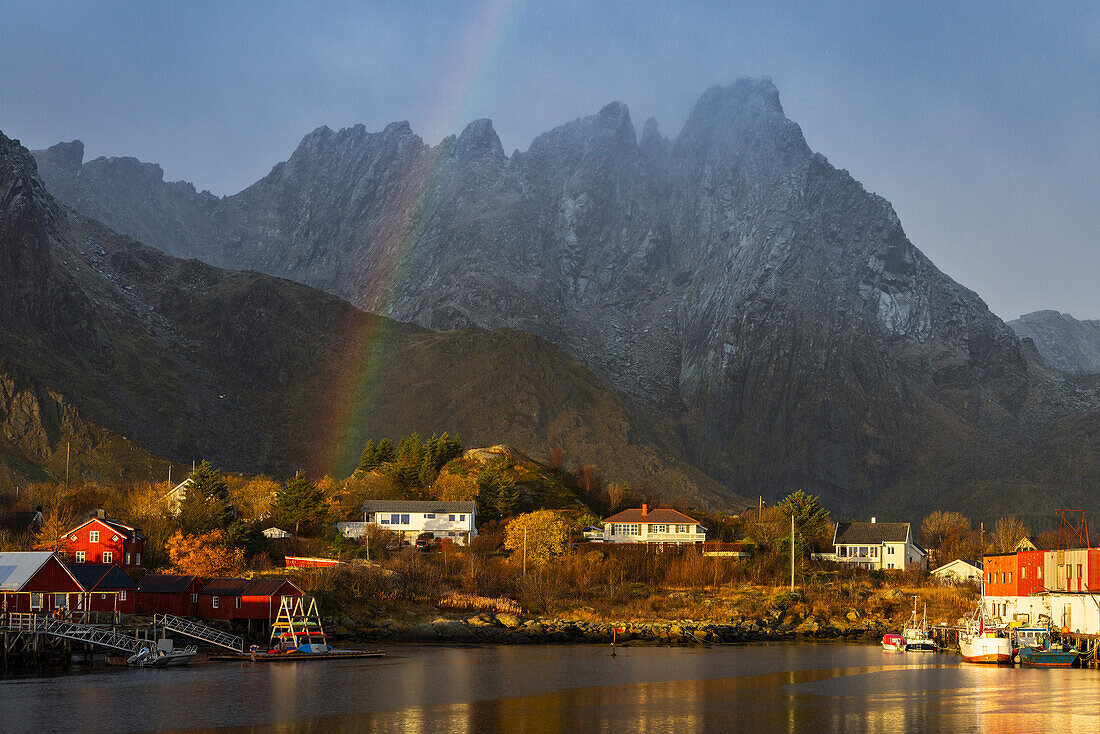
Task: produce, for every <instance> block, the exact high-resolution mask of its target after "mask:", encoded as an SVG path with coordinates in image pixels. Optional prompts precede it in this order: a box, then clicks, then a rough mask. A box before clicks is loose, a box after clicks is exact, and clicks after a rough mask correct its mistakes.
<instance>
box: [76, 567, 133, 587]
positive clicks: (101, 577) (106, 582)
mask: <svg viewBox="0 0 1100 734" xmlns="http://www.w3.org/2000/svg"><path fill="white" fill-rule="evenodd" d="M65 568H67V569H69V573H71V574H72V575H73V577H74V578H75V579H76V581H77V583H78V584H80V586H81V587H82V588H83V589H84V591H96V590H98V589H136V588H137V586H138V585H137V583H136V582H135V581H134V580H133V579H132V578H130V577H129V576H127V575H126V574H125V573H124V572H123V570H122V569H121V568H119V567H118V566H116V565H115V564H113V563H66V564H65Z"/></svg>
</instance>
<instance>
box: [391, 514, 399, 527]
mask: <svg viewBox="0 0 1100 734" xmlns="http://www.w3.org/2000/svg"><path fill="white" fill-rule="evenodd" d="M400 524H401V516H400V515H390V525H400Z"/></svg>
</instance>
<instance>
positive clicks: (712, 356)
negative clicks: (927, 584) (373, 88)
mask: <svg viewBox="0 0 1100 734" xmlns="http://www.w3.org/2000/svg"><path fill="white" fill-rule="evenodd" d="M51 151H55V153H54V155H55V156H56V147H55V149H51ZM40 157H42V158H43V160H45V158H46V157H48V156H46V155H45V154H40ZM92 163H97V162H96V161H92V162H90V163H88V164H83V166H81V167H80V168H77V169H74V168H72V167H71V166H70V168H69V169H64V170H62V169H61V167H60V166H55V167H54V168H53V169H51V170H49V171H47V172H46V180H47V183H48V184H49V185H50V186H51V187H52V188H53V189H54V190H57V191H61V190H62V189H63V188H65V187H66V186H70V185H71V182H72V180H73V179H75V180H76V181H77V182H84V183H88V184H89V186H90V187H91V189H92V190H93V192H94V194H95V196H96V197H98V200H100V201H105V202H110V206H111V208H112V211H114V212H115V213H116V216H118V217H119V218H124V217H137V218H139V219H140V220H141V221H143V222H144V224H143V225H142V226H144V227H145V228H146V229H150V230H159V231H173V232H191V231H199V230H202V231H209V230H206V229H203V228H205V227H208V226H210V227H213V230H214V232H215V235H214V236H204V237H202V238H198V237H195V238H185V241H183V242H179V241H177V240H175V239H172V238H167V237H162V238H161V239H160V240H150V242H149V243H150V244H153V245H156V246H158V247H164V248H165V249H167V250H169V251H177V252H180V253H186V254H193V255H195V256H197V257H199V258H202V259H204V260H206V261H208V262H211V263H214V264H219V265H224V266H231V267H237V268H246V269H254V270H258V271H261V272H266V273H270V274H273V275H277V276H280V277H286V278H289V279H292V280H295V281H299V282H303V283H307V284H310V285H312V286H315V287H317V288H321V289H324V290H326V291H329V292H331V293H335V294H337V295H340V296H342V297H345V298H348V299H349V300H351V301H352V302H354V303H355V304H357V305H359V306H361V307H363V308H365V309H367V310H369V311H373V312H377V313H381V314H383V315H386V316H390V317H393V318H397V319H399V320H402V321H410V322H414V323H417V324H419V325H421V326H424V327H429V328H432V329H440V330H461V329H468V328H488V329H499V328H513V329H519V330H522V331H525V332H529V333H531V334H534V335H536V336H537V337H540V338H541V339H544V340H547V341H549V342H552V343H554V344H556V345H558V346H560V347H561V348H563V349H564V350H565V351H566V352H567V353H568V354H570V355H571V356H572V357H574V358H576V359H577V360H579V361H581V362H582V363H583V364H585V365H586V366H587V367H588V368H589V369H590V370H591V371H592V372H593V373H594V374H595V375H596V376H597V377H598V378H599V379H601V380H603V381H605V382H607V383H608V384H610V385H611V386H612V387H613V388H615V390H617V391H618V393H619V394H620V395H621V396H623V399H624V401H625V404H627V405H629V406H630V409H631V410H633V411H636V413H637V414H638V415H644V416H645V417H646V418H645V420H646V421H647V422H648V424H649V425H653V426H660V427H661V428H662V429H664V430H665V431H666V432H667V433H665V434H662V436H672V437H673V438H672V443H662V444H661V445H663V446H665V447H667V450H668V451H669V452H670V453H672V454H673V455H676V456H681V457H684V458H685V459H686V460H687V461H689V462H690V463H691V464H693V465H694V466H696V467H698V468H699V469H700V470H702V471H703V472H705V473H706V474H707V475H708V476H709V477H711V478H713V479H714V480H715V481H717V482H719V483H721V484H722V485H723V486H724V487H725V488H726V491H729V492H734V493H740V494H744V495H749V496H756V495H757V494H762V495H764V496H766V497H769V498H775V497H778V496H781V495H783V494H785V493H786V492H788V491H790V490H792V489H795V488H803V489H806V490H808V491H811V492H814V493H816V494H819V495H820V496H822V498H823V499H824V501H825V502H826V503H827V504H828V505H829V506H830V507H832V508H833V509H834V510H836V511H838V512H840V513H841V514H845V515H851V514H853V513H855V512H862V511H864V510H866V509H867V508H869V507H876V506H879V505H880V504H881V503H882V502H883V501H885V500H884V498H893V499H892V501H893V502H894V505H893V508H894V509H895V510H899V509H900V508H913V509H915V510H916V511H920V510H922V509H923V508H925V507H926V500H928V499H929V498H932V497H935V498H936V500H937V501H938V502H940V503H941V504H942V505H944V506H949V507H950V506H956V507H964V506H968V505H969V503H970V502H971V498H972V497H973V496H974V495H975V492H978V491H979V490H980V491H987V489H988V488H998V487H999V488H1002V489H1004V488H1007V487H1009V486H1010V485H1011V486H1012V487H1015V486H1017V484H1016V482H1017V479H1018V477H1016V476H1015V475H1014V474H1013V469H1012V468H1011V467H1013V466H1015V464H1016V462H1017V457H1019V456H1020V452H1021V451H1026V450H1028V447H1030V446H1031V445H1033V443H1034V442H1035V441H1036V440H1038V437H1039V436H1042V435H1046V434H1045V432H1047V431H1051V430H1055V427H1058V426H1062V425H1063V422H1064V421H1068V420H1072V419H1075V418H1078V417H1080V416H1081V415H1082V414H1083V413H1084V414H1087V412H1088V411H1089V410H1091V409H1093V408H1095V407H1097V406H1098V405H1100V402H1097V397H1096V392H1095V390H1094V388H1093V386H1091V384H1077V383H1073V384H1070V383H1067V382H1066V381H1065V380H1064V379H1063V377H1062V376H1061V375H1059V374H1057V373H1054V372H1049V371H1048V370H1046V368H1045V367H1044V366H1043V365H1042V364H1041V362H1040V361H1039V360H1038V358H1037V356H1036V355H1034V354H1032V353H1031V352H1029V350H1028V347H1027V345H1025V344H1022V343H1021V342H1020V340H1019V339H1018V338H1017V337H1016V335H1015V334H1014V333H1013V331H1012V330H1011V329H1010V328H1008V326H1006V325H1005V324H1004V323H1003V322H1002V321H1001V320H1000V319H998V318H997V317H996V316H994V315H993V314H992V313H990V311H989V309H988V308H987V307H986V305H985V304H984V303H983V302H982V300H981V299H980V298H979V297H978V296H977V295H976V294H975V293H973V292H971V291H969V290H968V289H966V288H964V287H962V286H961V285H959V284H958V283H955V282H954V281H953V280H951V279H950V278H949V277H947V276H946V275H945V274H943V273H942V272H940V271H939V270H938V269H937V268H936V267H935V265H934V264H933V263H932V262H930V261H929V260H928V258H927V257H925V256H924V255H923V254H922V253H921V252H920V251H919V250H918V249H917V248H916V247H915V246H914V245H913V244H912V243H911V242H910V241H909V240H908V238H907V237H906V236H905V232H904V230H903V229H902V226H901V223H900V222H899V220H898V217H897V215H896V214H895V212H894V210H893V208H892V207H891V206H890V204H889V203H888V202H886V201H885V200H884V199H882V198H881V197H878V196H875V195H874V194H871V193H869V192H867V191H866V190H865V189H864V188H863V187H862V186H861V185H860V184H859V182H857V181H856V180H854V179H853V178H852V177H851V176H850V175H848V173H847V172H845V171H843V170H839V169H837V168H835V167H833V166H832V165H830V163H829V162H828V161H827V160H826V159H825V158H824V157H823V156H821V155H820V154H817V153H814V152H813V151H811V150H810V148H809V146H808V145H807V144H806V141H805V139H804V137H803V135H802V131H801V129H800V128H799V127H798V125H797V124H796V123H794V122H792V121H791V120H789V119H788V118H787V117H786V115H785V114H784V111H783V108H782V105H781V104H780V100H779V94H778V91H777V90H776V88H775V87H774V85H773V84H772V83H771V81H770V80H767V79H762V80H752V79H741V80H738V81H737V82H735V83H734V84H732V85H730V86H727V87H714V88H712V89H709V90H707V91H706V92H705V93H704V94H703V95H702V97H701V98H700V99H699V101H698V102H697V103H696V105H695V107H694V109H693V110H692V112H691V114H690V116H689V117H688V120H687V122H686V123H685V125H684V127H683V129H682V130H681V131H680V132H679V134H678V135H676V136H675V138H672V139H669V138H666V137H664V136H662V135H661V133H660V132H659V130H658V129H657V125H656V123H655V122H653V121H652V120H650V121H648V122H647V123H646V124H645V125H644V127H643V129H642V132H641V135H640V137H639V136H638V134H637V131H636V130H635V128H634V126H633V123H632V121H631V119H630V115H629V111H628V110H627V108H626V106H625V105H622V104H619V103H612V104H609V105H607V106H606V107H604V108H603V109H602V110H600V111H599V112H598V113H597V114H595V115H592V116H589V117H586V118H582V119H578V120H574V121H572V122H569V123H566V124H564V125H561V126H559V127H557V128H555V129H553V130H551V131H549V132H547V133H545V134H543V135H540V136H539V137H537V138H536V139H535V140H534V141H533V142H532V144H531V146H530V147H529V148H528V149H527V150H526V151H523V152H520V151H517V152H515V153H513V154H512V155H511V156H508V155H506V154H505V153H504V151H503V148H502V146H501V143H500V140H499V138H498V137H497V135H496V133H495V132H494V131H493V128H492V125H491V123H489V121H487V120H478V121H475V122H473V123H471V124H469V125H468V126H467V127H466V128H465V129H464V130H463V131H462V133H461V134H460V135H457V136H451V137H448V138H446V139H444V140H443V141H442V142H441V143H440V144H439V145H437V146H434V147H433V146H428V145H426V144H425V143H424V142H423V141H422V140H421V139H420V138H419V137H417V136H416V135H415V134H414V133H413V132H412V130H411V129H410V127H409V125H408V124H407V123H394V124H391V125H389V126H387V127H386V128H385V129H384V130H382V131H380V132H368V131H366V129H365V128H363V127H362V126H356V127H352V128H348V129H344V130H340V131H332V130H330V129H328V128H326V127H322V128H318V129H317V130H315V131H313V132H312V133H310V134H309V135H307V136H306V137H305V138H304V139H303V140H302V142H301V144H300V145H299V146H298V149H297V150H295V151H294V153H293V154H292V155H291V156H290V158H289V159H288V160H287V161H286V162H284V163H280V164H278V165H276V166H275V167H274V168H273V169H272V171H271V172H270V173H269V174H268V175H267V176H266V177H264V178H263V179H261V180H260V181H258V182H256V183H255V184H253V185H252V186H250V187H248V188H247V189H245V190H244V191H242V192H240V193H238V194H235V195H233V196H229V197H225V198H223V199H221V200H218V201H217V202H216V203H214V204H210V203H209V202H208V200H206V199H204V198H203V196H202V195H201V194H195V193H194V192H193V189H191V188H187V187H185V186H181V185H179V184H162V186H161V188H162V189H163V190H165V191H167V188H168V187H174V188H172V192H173V195H175V196H176V198H174V199H172V201H173V204H172V207H173V208H167V207H165V208H164V209H163V210H161V211H160V212H159V213H156V212H154V213H149V212H148V211H147V210H146V209H143V206H144V204H143V202H144V201H148V200H149V199H152V198H160V197H161V195H160V194H158V195H157V196H156V197H153V196H152V195H150V196H147V197H144V198H137V197H135V196H133V195H131V194H129V193H127V192H130V191H133V189H134V187H132V186H129V185H126V186H121V185H119V186H114V187H110V186H104V185H101V184H94V185H93V184H92V182H93V181H103V180H107V179H108V178H109V177H108V176H106V175H103V174H96V175H94V176H93V175H92V174H91V173H89V174H87V175H86V174H85V173H84V169H85V168H87V167H88V166H90V165H91V164H92ZM99 165H101V166H103V167H107V168H110V167H114V168H116V169H118V170H119V171H120V173H119V175H122V173H121V171H122V170H123V169H124V168H125V167H126V166H128V165H129V164H128V163H124V159H111V160H109V161H106V162H100V163H99ZM66 171H68V173H66ZM73 171H75V173H73ZM62 179H64V181H63V180H62ZM55 182H56V183H55ZM167 195H168V194H167V193H165V194H164V196H167ZM72 203H73V204H74V206H79V202H76V201H73V202H72ZM145 217H150V219H149V221H145ZM135 226H136V225H135ZM173 248H174V249H173ZM1074 430H1080V428H1078V429H1074ZM665 440H666V439H665V438H662V439H661V441H662V442H664V441H665ZM1089 451H1094V449H1089ZM1089 476H1094V475H1092V474H1090V475H1089ZM1043 481H1044V480H1043V478H1042V472H1041V471H1040V472H1039V475H1038V476H1037V478H1036V483H1037V485H1039V486H1042V483H1043ZM1006 491H1007V490H1006ZM1052 491H1053V490H1052ZM1073 491H1074V492H1078V491H1079V490H1078V489H1076V488H1075V489H1074V490H1073ZM1033 495H1034V496H1038V495H1037V494H1036V493H1033ZM1029 496H1030V495H1029ZM1025 500H1026V498H1025ZM1044 501H1045V500H1044ZM1044 501H1040V500H1036V502H1035V503H1033V504H1035V505H1036V506H1038V505H1039V504H1042V502H1044ZM1021 511H1022V510H1021Z"/></svg>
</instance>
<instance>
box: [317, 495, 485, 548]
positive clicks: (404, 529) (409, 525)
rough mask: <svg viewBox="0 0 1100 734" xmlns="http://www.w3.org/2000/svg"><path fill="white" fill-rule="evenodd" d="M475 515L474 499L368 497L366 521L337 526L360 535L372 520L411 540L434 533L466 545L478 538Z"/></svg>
mask: <svg viewBox="0 0 1100 734" xmlns="http://www.w3.org/2000/svg"><path fill="white" fill-rule="evenodd" d="M476 515H477V506H476V505H475V504H474V503H473V502H442V501H438V500H367V501H366V502H364V503H363V523H350V522H349V523H339V525H338V526H337V527H339V529H340V532H342V533H344V535H345V536H347V537H361V536H362V535H363V533H364V531H365V529H366V524H371V523H373V524H375V525H378V526H379V527H382V528H385V529H386V530H390V531H392V532H395V533H397V534H399V535H401V536H402V539H403V540H404V541H405V542H408V543H413V542H416V539H417V538H418V537H420V535H421V534H423V533H431V534H432V535H433V536H434V537H436V538H450V539H451V540H453V541H454V542H455V543H458V544H460V545H466V544H467V543H469V542H470V541H471V540H473V539H474V538H476V537H477V528H476V527H475V525H474V522H475V520H476Z"/></svg>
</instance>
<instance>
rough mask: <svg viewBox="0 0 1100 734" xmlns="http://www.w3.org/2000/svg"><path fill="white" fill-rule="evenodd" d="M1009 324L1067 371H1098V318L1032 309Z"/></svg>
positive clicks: (1052, 362) (1056, 365) (1099, 350)
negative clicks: (1094, 319) (1089, 318)
mask: <svg viewBox="0 0 1100 734" xmlns="http://www.w3.org/2000/svg"><path fill="white" fill-rule="evenodd" d="M1008 325H1009V326H1011V327H1012V330H1013V331H1015V332H1016V335H1017V336H1019V337H1020V338H1021V339H1031V340H1032V341H1033V342H1035V347H1036V348H1037V349H1038V350H1039V354H1041V355H1042V357H1043V359H1045V360H1046V361H1047V362H1049V363H1050V364H1052V365H1054V366H1055V367H1057V368H1058V369H1060V370H1065V371H1066V372H1092V373H1095V372H1100V321H1078V320H1077V319H1075V318H1073V317H1072V316H1070V315H1069V314H1068V313H1059V312H1058V311H1035V312H1034V313H1029V314H1025V315H1023V316H1021V317H1020V318H1018V319H1016V320H1015V321H1009V322H1008Z"/></svg>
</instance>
